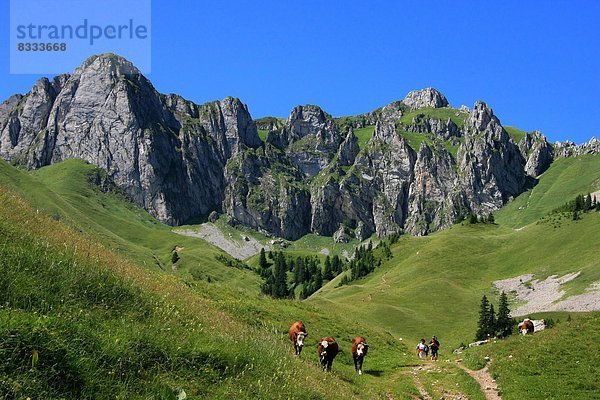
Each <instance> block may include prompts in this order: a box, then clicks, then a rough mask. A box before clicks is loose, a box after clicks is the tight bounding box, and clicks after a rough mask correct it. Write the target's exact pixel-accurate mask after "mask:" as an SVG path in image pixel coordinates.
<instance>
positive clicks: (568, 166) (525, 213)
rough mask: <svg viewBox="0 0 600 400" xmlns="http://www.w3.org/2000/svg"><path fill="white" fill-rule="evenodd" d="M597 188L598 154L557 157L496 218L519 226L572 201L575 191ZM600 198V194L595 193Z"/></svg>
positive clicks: (577, 192)
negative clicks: (534, 181)
mask: <svg viewBox="0 0 600 400" xmlns="http://www.w3.org/2000/svg"><path fill="white" fill-rule="evenodd" d="M598 190H600V156H597V155H596V156H593V155H584V156H580V157H569V158H559V159H558V160H556V161H555V162H554V163H552V165H551V166H550V168H549V169H548V170H547V171H546V172H545V173H544V175H543V176H542V177H540V182H539V183H538V184H537V185H536V186H535V187H534V188H533V189H530V190H528V191H526V192H525V193H523V194H521V195H520V196H519V197H517V198H516V199H515V200H513V201H511V202H509V203H508V204H507V205H506V206H504V207H503V208H502V209H501V210H499V211H498V213H497V214H496V220H497V221H498V222H499V223H500V224H502V225H506V226H510V227H512V228H521V227H523V226H525V225H528V224H531V223H532V222H535V221H537V220H539V219H540V218H541V217H543V216H544V215H545V214H547V213H548V212H550V211H552V210H553V209H555V208H557V207H559V206H562V205H563V204H565V203H566V202H567V201H569V200H573V199H574V198H575V196H577V195H578V194H588V193H594V192H596V191H598ZM598 200H600V196H598Z"/></svg>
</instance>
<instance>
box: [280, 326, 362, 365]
mask: <svg viewBox="0 0 600 400" xmlns="http://www.w3.org/2000/svg"><path fill="white" fill-rule="evenodd" d="M288 335H289V338H290V341H291V342H292V345H293V346H294V354H295V355H297V356H299V355H300V353H301V352H302V347H303V346H304V339H305V338H306V337H308V333H307V332H306V328H305V327H304V324H303V323H302V322H300V321H297V322H294V323H293V324H292V326H291V327H290V330H289V332H288ZM339 350H340V349H339V346H338V344H337V342H336V341H335V339H334V338H333V337H331V336H326V337H324V338H322V339H321V340H319V343H318V344H317V354H318V356H319V361H320V363H321V367H322V368H323V371H331V365H332V364H333V360H334V359H335V356H337V354H338V352H339ZM368 350H369V344H368V343H367V340H366V339H365V338H364V337H362V336H357V337H355V338H354V339H353V340H352V346H351V351H352V358H353V359H354V368H355V369H356V372H357V373H358V374H359V375H362V365H363V360H364V358H365V356H366V355H367V352H368Z"/></svg>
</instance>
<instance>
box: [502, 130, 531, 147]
mask: <svg viewBox="0 0 600 400" xmlns="http://www.w3.org/2000/svg"><path fill="white" fill-rule="evenodd" d="M504 129H505V130H506V132H508V134H509V135H510V137H512V139H513V141H514V142H515V143H519V142H520V141H521V140H523V139H525V136H527V132H525V131H522V130H521V129H519V128H515V127H514V126H505V127H504Z"/></svg>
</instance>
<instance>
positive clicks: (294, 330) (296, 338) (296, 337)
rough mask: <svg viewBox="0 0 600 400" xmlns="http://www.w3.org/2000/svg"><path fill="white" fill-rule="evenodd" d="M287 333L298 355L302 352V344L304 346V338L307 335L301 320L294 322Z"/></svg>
mask: <svg viewBox="0 0 600 400" xmlns="http://www.w3.org/2000/svg"><path fill="white" fill-rule="evenodd" d="M288 335H289V337H290V341H291V342H292V345H293V346H294V353H295V354H296V355H297V356H299V355H300V353H301V352H302V346H304V338H306V337H307V336H308V333H306V328H305V327H304V324H303V323H302V322H301V321H297V322H294V323H293V324H292V326H291V327H290V330H289V332H288Z"/></svg>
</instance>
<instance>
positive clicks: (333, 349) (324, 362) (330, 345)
mask: <svg viewBox="0 0 600 400" xmlns="http://www.w3.org/2000/svg"><path fill="white" fill-rule="evenodd" d="M338 351H339V348H338V344H337V342H336V341H335V339H334V338H332V337H324V338H323V339H321V340H319V344H318V345H317V352H318V353H319V360H320V361H321V366H322V367H323V371H331V364H333V359H334V358H335V356H337V353H338Z"/></svg>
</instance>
